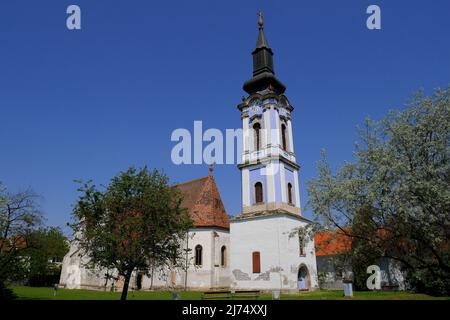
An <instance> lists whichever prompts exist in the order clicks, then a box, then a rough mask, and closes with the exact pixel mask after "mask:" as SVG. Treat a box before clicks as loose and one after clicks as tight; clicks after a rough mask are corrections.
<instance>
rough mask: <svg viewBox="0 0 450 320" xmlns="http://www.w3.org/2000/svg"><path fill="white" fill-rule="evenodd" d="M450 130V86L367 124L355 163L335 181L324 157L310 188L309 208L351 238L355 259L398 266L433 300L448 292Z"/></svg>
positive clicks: (419, 96)
mask: <svg viewBox="0 0 450 320" xmlns="http://www.w3.org/2000/svg"><path fill="white" fill-rule="evenodd" d="M449 129H450V86H449V87H448V88H447V89H445V90H436V91H435V93H434V95H433V96H431V97H425V96H424V95H423V93H418V94H416V95H414V96H413V98H412V99H411V101H410V102H409V103H408V104H407V106H406V108H405V109H404V110H403V111H391V112H389V114H388V115H387V116H386V117H385V118H384V119H382V120H381V121H378V122H376V121H375V122H373V121H371V120H370V119H368V120H367V121H366V124H365V127H364V129H363V130H359V142H358V143H357V145H356V151H355V153H354V161H353V162H351V163H350V162H348V163H345V164H344V165H343V166H342V167H341V168H339V169H338V170H337V171H336V173H334V174H333V173H332V171H331V169H330V167H329V165H328V164H327V161H326V159H325V156H324V157H323V159H322V161H321V162H320V163H319V166H318V171H319V175H318V177H317V178H315V179H312V180H311V181H309V182H308V192H309V201H308V206H309V207H310V208H312V210H313V211H314V213H315V214H316V217H317V219H318V221H320V222H321V223H323V225H324V226H325V227H326V228H337V229H339V230H340V231H341V232H343V233H344V234H346V235H348V236H349V237H351V238H352V239H353V243H352V250H353V254H358V252H359V251H361V250H359V249H361V248H364V250H362V251H365V252H367V250H369V251H370V252H372V253H374V254H375V256H378V257H386V258H391V259H394V260H396V261H398V262H399V263H400V264H401V266H402V267H403V268H404V271H406V275H407V277H408V280H409V281H410V284H411V285H412V286H413V288H415V289H416V290H419V291H422V292H428V293H433V294H449V293H450V252H449V249H450V215H449V212H450V162H449V158H450V143H449V141H450V139H449V138H450V130H449ZM348 226H350V227H351V228H347V227H348ZM358 248H359V249H358ZM352 258H354V260H355V261H356V260H358V257H356V258H355V257H352ZM372 258H374V257H371V259H370V260H372ZM365 267H367V266H365Z"/></svg>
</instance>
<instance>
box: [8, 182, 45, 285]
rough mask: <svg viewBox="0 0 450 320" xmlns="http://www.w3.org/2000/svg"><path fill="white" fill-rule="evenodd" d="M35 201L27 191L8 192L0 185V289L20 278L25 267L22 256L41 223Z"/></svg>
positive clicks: (35, 196) (29, 191) (33, 195)
mask: <svg viewBox="0 0 450 320" xmlns="http://www.w3.org/2000/svg"><path fill="white" fill-rule="evenodd" d="M38 198H39V197H38V196H37V195H36V194H35V193H34V192H33V191H31V190H26V191H23V192H18V193H9V192H7V190H6V188H4V187H2V186H1V185H0V288H2V287H3V288H4V287H5V282H7V281H10V280H18V279H23V277H24V272H26V269H27V265H28V261H27V259H26V258H25V257H24V254H25V252H26V250H28V249H29V247H30V236H31V234H32V233H33V232H34V231H35V230H36V228H37V227H38V226H39V225H40V224H41V221H42V214H41V212H40V209H39V206H38V204H37V199H38Z"/></svg>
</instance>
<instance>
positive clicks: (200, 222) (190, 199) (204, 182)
mask: <svg viewBox="0 0 450 320" xmlns="http://www.w3.org/2000/svg"><path fill="white" fill-rule="evenodd" d="M175 187H177V188H178V189H179V190H180V192H181V194H182V195H183V202H182V203H181V205H182V206H183V207H184V208H187V209H188V211H189V215H190V217H191V219H192V220H193V222H194V226H196V227H219V228H224V229H230V222H229V220H228V214H227V212H226V211H225V207H224V205H223V202H222V199H221V198H220V193H219V189H218V188H217V185H216V182H215V181H214V177H213V176H212V175H210V176H206V177H203V178H199V179H195V180H192V181H188V182H184V183H180V184H176V185H175Z"/></svg>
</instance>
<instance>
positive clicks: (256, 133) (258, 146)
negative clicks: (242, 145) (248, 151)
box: [253, 122, 261, 151]
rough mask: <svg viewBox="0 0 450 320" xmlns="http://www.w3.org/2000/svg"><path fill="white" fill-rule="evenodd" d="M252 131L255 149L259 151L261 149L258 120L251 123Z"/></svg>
mask: <svg viewBox="0 0 450 320" xmlns="http://www.w3.org/2000/svg"><path fill="white" fill-rule="evenodd" d="M253 132H254V140H255V141H254V143H255V150H256V151H259V150H260V149H261V125H260V124H259V122H257V123H255V124H254V125H253Z"/></svg>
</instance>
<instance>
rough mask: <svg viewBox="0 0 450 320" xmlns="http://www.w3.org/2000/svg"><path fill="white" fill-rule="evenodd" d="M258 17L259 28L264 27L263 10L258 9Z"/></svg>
mask: <svg viewBox="0 0 450 320" xmlns="http://www.w3.org/2000/svg"><path fill="white" fill-rule="evenodd" d="M258 17H259V19H258V26H259V29H262V28H263V26H264V21H263V13H262V11H261V10H259V11H258Z"/></svg>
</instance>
